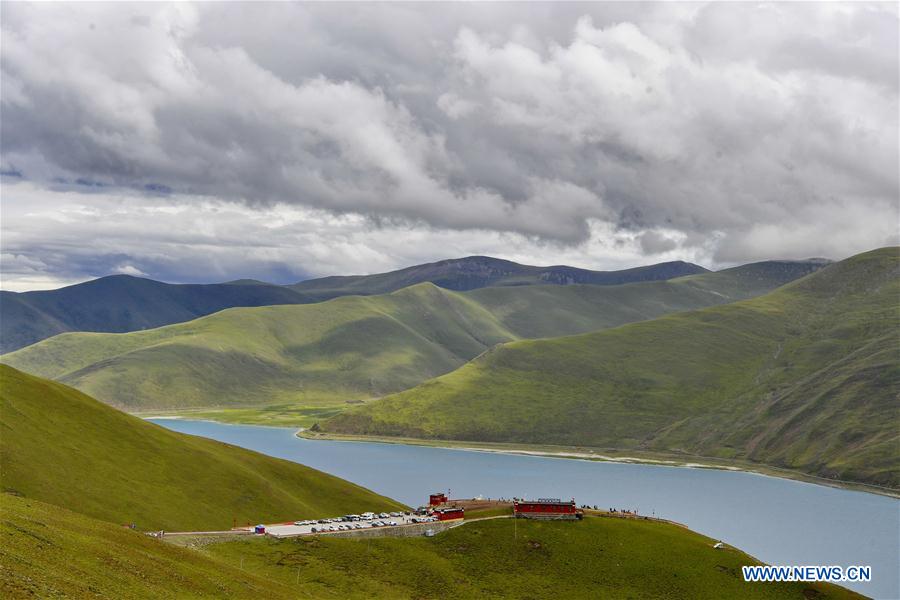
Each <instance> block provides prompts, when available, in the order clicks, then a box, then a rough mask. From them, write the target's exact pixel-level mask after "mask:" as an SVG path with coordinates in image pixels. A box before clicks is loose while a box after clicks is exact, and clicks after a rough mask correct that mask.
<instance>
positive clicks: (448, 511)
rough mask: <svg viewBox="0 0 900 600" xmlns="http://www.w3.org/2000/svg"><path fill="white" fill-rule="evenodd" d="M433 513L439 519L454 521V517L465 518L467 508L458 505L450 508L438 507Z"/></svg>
mask: <svg viewBox="0 0 900 600" xmlns="http://www.w3.org/2000/svg"><path fill="white" fill-rule="evenodd" d="M431 514H432V515H433V516H435V517H437V520H438V521H453V520H454V519H465V518H466V509H464V508H461V507H456V506H453V507H450V508H436V509H434V511H433V512H432V513H431Z"/></svg>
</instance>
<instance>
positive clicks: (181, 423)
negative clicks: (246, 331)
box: [150, 419, 900, 599]
mask: <svg viewBox="0 0 900 600" xmlns="http://www.w3.org/2000/svg"><path fill="white" fill-rule="evenodd" d="M150 420H151V421H153V422H154V423H157V424H159V425H162V426H163V427H166V428H168V429H172V430H174V431H180V432H183V433H190V434H194V435H200V436H204V437H208V438H212V439H216V440H220V441H223V442H228V443H230V444H234V445H236V446H243V447H244V448H249V449H252V450H256V451H257V452H262V453H263V454H268V455H270V456H277V457H279V458H285V459H288V460H292V461H295V462H298V463H301V464H304V465H308V466H310V467H314V468H316V469H319V470H322V471H325V472H327V473H331V474H333V475H337V476H338V477H342V478H344V479H347V480H349V481H353V482H354V483H358V484H360V485H362V486H365V487H367V488H369V489H371V490H374V491H376V492H378V493H379V494H383V495H385V496H390V497H391V498H395V499H397V500H399V501H401V502H403V503H405V504H408V505H410V506H419V505H421V504H425V503H427V500H428V494H429V493H431V492H436V491H446V490H448V489H449V490H450V493H451V496H452V497H454V498H471V497H474V496H479V495H480V496H484V497H490V498H497V497H507V498H508V497H512V496H517V497H525V498H538V497H540V498H546V497H561V498H572V497H574V498H575V500H576V501H577V502H578V503H579V504H590V505H594V504H596V505H598V506H599V507H601V508H609V507H616V508H619V509H632V510H633V509H637V510H638V511H639V512H640V514H645V515H651V514H656V516H659V517H664V518H667V519H672V520H674V521H678V522H680V523H684V524H685V525H687V526H689V527H690V528H691V529H693V530H694V531H698V532H700V533H703V534H705V535H708V536H710V537H713V538H717V539H720V540H722V541H724V542H726V543H728V544H731V545H733V546H736V547H737V548H740V549H741V550H744V551H745V552H747V553H749V554H751V555H753V556H755V557H757V558H759V559H760V560H762V561H764V562H767V563H769V564H787V565H818V564H822V565H840V566H849V565H870V566H871V567H872V577H873V581H872V582H870V583H862V584H847V587H850V588H852V589H855V590H857V591H859V592H861V593H863V594H866V595H868V596H873V597H876V598H893V599H896V598H900V500H896V499H893V498H888V497H884V496H878V495H875V494H869V493H864V492H855V491H848V490H841V489H837V488H831V487H826V486H820V485H813V484H809V483H802V482H798V481H790V480H786V479H778V478H775V477H766V476H763V475H755V474H751V473H742V472H736V471H717V470H712V469H692V468H684V467H660V466H654V465H638V464H619V463H604V462H595V461H586V460H572V459H563V458H544V457H536V456H520V455H505V454H496V453H488V452H477V451H468V450H455V449H452V450H451V449H444V448H429V447H423V446H408V445H401V444H378V443H369V442H335V441H318V440H317V441H311V440H306V439H302V438H298V437H296V436H295V435H294V431H295V430H294V429H287V428H276V427H255V426H249V425H225V424H221V423H212V422H208V421H189V420H180V419H150Z"/></svg>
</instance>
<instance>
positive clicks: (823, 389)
mask: <svg viewBox="0 0 900 600" xmlns="http://www.w3.org/2000/svg"><path fill="white" fill-rule="evenodd" d="M898 297H900V252H898V248H884V249H880V250H875V251H872V252H868V253H865V254H861V255H858V256H855V257H852V258H849V259H847V260H844V261H841V262H839V263H835V264H832V265H830V266H828V267H827V268H824V269H821V270H820V271H818V272H816V273H814V274H812V275H810V276H808V277H805V278H802V279H800V280H798V281H795V282H793V283H790V284H788V285H786V286H784V287H782V288H780V289H778V290H776V291H774V292H771V293H769V294H766V295H764V296H760V297H757V298H754V299H750V300H746V301H742V302H737V303H733V304H728V305H723V306H717V307H712V308H707V309H703V310H698V311H694V312H686V313H679V314H673V315H669V316H665V317H662V318H658V319H654V320H650V321H644V322H641V323H634V324H630V325H625V326H622V327H618V328H613V329H607V330H604V331H599V332H595V333H590V334H584V335H577V336H571V337H561V338H556V339H546V340H535V341H519V342H514V343H510V344H505V345H503V346H500V347H497V348H494V349H492V350H491V351H489V352H486V353H484V354H482V355H481V356H479V357H478V358H477V359H476V360H474V361H472V362H470V363H468V364H467V365H465V366H464V367H462V368H460V369H458V370H456V371H454V372H452V373H450V374H448V375H445V376H443V377H440V378H437V379H434V380H432V381H428V382H426V383H424V384H422V385H420V386H418V387H416V388H414V389H412V390H408V391H405V392H402V393H399V394H396V395H393V396H389V397H386V398H384V399H382V400H380V401H377V402H374V403H370V404H368V405H366V406H365V407H359V408H353V409H350V410H348V411H346V412H344V413H342V414H340V415H338V416H336V417H334V418H332V419H330V420H329V421H327V422H325V423H324V424H322V428H323V429H324V430H325V431H330V432H335V433H348V434H368V435H387V436H392V435H393V436H408V437H416V438H428V439H435V438H436V439H454V440H467V441H492V442H521V443H540V444H562V445H584V446H593V447H600V448H618V449H642V450H648V451H661V452H669V453H680V454H683V455H685V456H692V455H693V456H706V457H718V458H723V459H745V460H749V461H754V462H758V463H764V464H768V465H774V466H777V467H783V468H789V469H796V470H799V471H803V472H806V473H809V474H813V475H818V476H822V477H828V478H837V479H842V480H850V481H858V482H864V483H870V484H876V485H882V486H888V487H892V488H898V487H900V455H898V453H897V448H898V444H900V433H898V431H897V428H896V423H897V422H898V418H900V407H898V404H897V397H898V392H900V360H898V359H900V357H898V350H897V349H898V339H897V331H898V325H900V322H898V321H900V314H898V310H897V298H898Z"/></svg>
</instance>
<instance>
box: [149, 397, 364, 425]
mask: <svg viewBox="0 0 900 600" xmlns="http://www.w3.org/2000/svg"><path fill="white" fill-rule="evenodd" d="M349 406H352V404H348V403H346V402H344V403H341V404H338V405H333V406H327V405H326V406H305V405H303V404H272V405H267V406H260V407H246V408H222V409H207V408H191V409H177V410H151V411H140V412H132V414H134V415H136V416H140V417H141V418H145V419H146V418H150V417H178V418H182V419H199V420H202V421H218V422H220V423H233V424H244V425H266V426H269V427H307V428H308V427H311V426H313V425H314V424H316V423H319V422H320V421H324V420H326V419H329V418H331V417H333V416H335V415H338V414H340V413H341V412H342V411H343V410H344V409H345V407H349Z"/></svg>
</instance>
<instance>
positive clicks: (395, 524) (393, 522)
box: [388, 521, 397, 527]
mask: <svg viewBox="0 0 900 600" xmlns="http://www.w3.org/2000/svg"><path fill="white" fill-rule="evenodd" d="M388 525H390V526H391V527H396V526H397V521H391V522H389V523H388Z"/></svg>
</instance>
